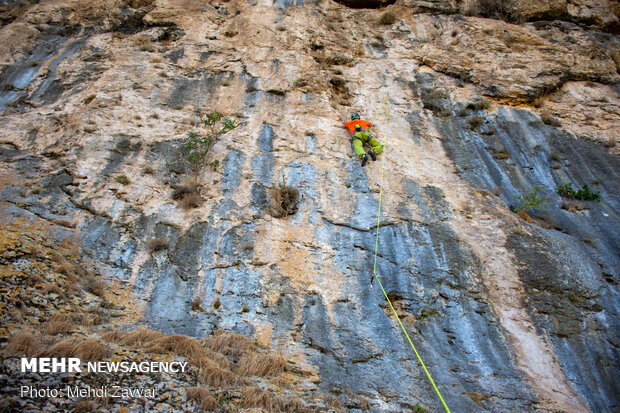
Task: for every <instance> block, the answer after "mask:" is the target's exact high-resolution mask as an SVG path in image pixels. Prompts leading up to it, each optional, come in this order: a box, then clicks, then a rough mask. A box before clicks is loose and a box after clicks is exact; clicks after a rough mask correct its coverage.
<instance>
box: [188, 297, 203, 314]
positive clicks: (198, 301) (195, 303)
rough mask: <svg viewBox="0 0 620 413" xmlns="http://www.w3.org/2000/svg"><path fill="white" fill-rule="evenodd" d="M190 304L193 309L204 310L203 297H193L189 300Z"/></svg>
mask: <svg viewBox="0 0 620 413" xmlns="http://www.w3.org/2000/svg"><path fill="white" fill-rule="evenodd" d="M189 305H191V306H192V311H201V310H202V298H200V297H198V296H196V297H194V298H192V301H190V302H189Z"/></svg>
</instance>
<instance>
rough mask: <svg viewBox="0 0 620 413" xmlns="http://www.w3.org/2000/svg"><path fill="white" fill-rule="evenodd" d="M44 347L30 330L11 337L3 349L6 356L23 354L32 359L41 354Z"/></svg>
mask: <svg viewBox="0 0 620 413" xmlns="http://www.w3.org/2000/svg"><path fill="white" fill-rule="evenodd" d="M44 348H45V346H44V345H43V344H41V342H40V341H39V339H38V338H37V337H36V336H35V333H34V331H32V330H22V331H20V332H19V333H16V334H15V335H13V336H12V337H11V338H10V339H9V342H8V344H7V346H6V348H5V349H4V350H5V351H6V353H7V354H18V355H22V354H25V355H26V356H28V357H34V356H36V355H38V354H39V353H41V352H42V351H43V349H44Z"/></svg>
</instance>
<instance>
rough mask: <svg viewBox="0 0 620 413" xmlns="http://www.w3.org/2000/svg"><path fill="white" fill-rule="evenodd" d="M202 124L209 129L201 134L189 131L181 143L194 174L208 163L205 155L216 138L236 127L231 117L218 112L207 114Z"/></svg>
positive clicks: (199, 171)
mask: <svg viewBox="0 0 620 413" xmlns="http://www.w3.org/2000/svg"><path fill="white" fill-rule="evenodd" d="M202 124H203V126H204V127H205V128H207V129H208V130H209V133H207V134H205V135H203V136H201V135H200V134H198V133H197V132H190V133H189V134H188V135H187V140H186V141H185V144H184V145H183V151H184V152H185V155H186V161H187V163H188V164H189V167H190V169H191V170H192V171H193V172H194V173H195V174H196V176H198V175H199V174H200V173H201V172H202V170H203V168H204V167H205V166H206V165H207V164H208V162H207V156H208V155H209V151H210V150H211V148H212V147H213V145H215V143H216V142H217V140H218V139H219V138H220V137H221V136H222V135H224V134H225V133H227V132H230V131H231V130H233V129H235V128H236V127H237V124H236V123H235V121H234V120H233V119H229V118H227V117H225V116H223V115H222V114H221V113H219V112H212V113H209V114H207V116H206V118H204V119H203V120H202Z"/></svg>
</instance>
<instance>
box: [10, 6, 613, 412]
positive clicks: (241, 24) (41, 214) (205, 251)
mask: <svg viewBox="0 0 620 413" xmlns="http://www.w3.org/2000/svg"><path fill="white" fill-rule="evenodd" d="M422 3H428V5H426V6H424V5H423V4H422ZM431 3H432V4H431ZM369 7H370V6H369ZM459 7H461V8H462V7H464V4H463V2H451V1H437V2H417V1H409V2H408V1H397V2H396V3H395V4H393V5H390V6H389V7H386V8H385V9H382V10H379V9H373V8H364V9H357V8H356V9H352V8H348V7H346V6H345V5H343V4H340V3H337V2H333V1H331V0H322V1H288V0H280V1H277V2H274V1H265V0H252V1H245V0H231V1H222V2H205V1H198V0H184V1H181V0H158V1H129V0H106V1H98V0H94V1H90V2H88V3H87V4H83V2H78V1H71V0H62V1H44V2H41V3H39V4H35V5H28V6H27V7H24V9H23V10H21V9H20V12H19V13H18V15H17V17H16V18H15V19H14V20H12V21H11V22H8V23H7V24H5V25H4V26H2V27H1V28H0V39H3V40H4V41H2V42H0V61H1V62H2V68H1V69H0V90H1V92H0V110H2V111H3V112H2V115H1V116H0V119H1V123H2V128H1V129H0V201H1V204H0V211H1V212H2V217H1V219H3V220H4V219H6V220H8V221H11V220H15V219H17V218H19V219H40V220H45V221H48V222H49V225H52V226H58V227H62V228H63V230H64V231H73V232H75V233H76V235H78V236H79V240H80V242H81V247H82V249H83V254H85V255H87V256H89V257H90V259H92V260H94V261H95V262H97V263H98V265H99V267H100V270H101V271H102V272H103V273H104V274H105V275H106V276H107V277H108V278H110V279H113V280H116V281H118V282H123V283H125V284H126V285H128V286H130V287H131V288H132V289H133V291H134V294H135V300H136V303H138V304H139V306H140V307H141V309H142V310H141V312H140V314H144V315H143V319H142V320H140V322H138V323H136V324H146V325H148V326H149V327H150V328H153V329H156V330H159V331H162V332H164V333H166V334H185V335H190V336H194V337H197V338H202V337H205V336H207V335H208V334H210V333H211V332H213V331H214V330H218V329H223V330H228V331H232V332H236V333H239V334H242V335H245V336H247V337H249V338H251V339H255V340H256V342H257V343H259V344H263V345H265V346H266V345H271V346H272V347H273V348H276V349H278V350H279V351H281V352H282V354H284V355H285V356H287V357H289V358H290V360H292V361H294V364H295V366H296V367H295V368H296V369H298V370H299V371H301V372H302V373H303V374H304V375H305V377H307V379H306V380H305V381H303V383H301V384H300V385H299V386H297V387H295V388H294V389H293V390H291V391H295V392H297V394H298V395H300V396H301V397H302V398H304V397H309V396H311V395H312V394H315V393H316V392H325V393H330V394H331V395H332V396H334V397H337V398H338V399H339V400H340V404H341V406H342V408H343V410H355V409H364V408H369V409H370V410H371V411H404V410H413V409H416V408H417V407H416V406H419V407H420V406H421V407H425V408H427V409H428V410H429V411H441V409H442V408H443V407H442V405H441V403H440V401H439V399H438V397H437V395H436V394H435V392H434V390H433V388H432V386H431V385H430V383H429V382H428V379H427V377H426V375H425V373H424V371H423V370H422V368H421V366H420V365H419V362H418V360H417V358H416V356H415V353H414V352H413V350H412V349H411V346H410V345H409V343H408V341H407V340H406V339H405V338H404V335H403V333H402V330H401V326H400V324H399V322H398V320H397V319H396V317H395V316H394V314H393V312H392V310H391V308H390V306H389V305H388V304H387V303H386V300H385V296H384V294H383V292H382V291H381V289H380V288H379V286H378V282H377V281H372V280H373V270H375V269H376V273H377V274H378V276H379V277H380V278H379V280H380V281H381V284H382V285H383V287H384V289H385V293H386V295H387V296H388V297H389V298H390V300H391V302H392V304H393V306H394V310H395V311H396V313H397V314H398V316H399V317H400V319H401V321H402V325H403V327H404V328H405V329H406V330H407V332H408V334H409V335H410V337H411V339H412V342H413V343H414V345H415V346H416V348H417V350H418V352H419V353H420V355H421V357H422V359H423V360H424V361H425V363H426V366H427V368H428V370H429V372H430V373H431V374H432V376H433V378H434V380H435V383H436V384H437V386H438V388H439V389H440V391H441V392H442V395H443V397H444V398H445V400H446V403H447V404H448V406H449V407H450V408H451V409H452V410H453V411H493V412H496V411H497V412H499V411H571V412H573V411H574V412H582V411H592V412H612V411H614V409H616V406H617V404H618V400H617V394H618V388H617V387H618V383H620V377H619V373H618V372H619V371H620V369H619V367H620V366H618V357H617V348H618V339H617V336H618V334H617V332H618V327H619V326H618V320H619V317H618V302H619V300H618V287H617V283H618V276H619V274H620V258H619V257H618V254H617V252H618V251H619V250H620V235H619V234H620V213H619V211H620V197H619V195H618V194H619V193H620V180H619V179H618V171H620V162H619V160H618V150H619V149H618V145H617V144H616V140H617V131H618V130H620V89H619V86H618V81H619V80H620V76H619V75H618V64H619V63H618V52H619V49H620V40H619V39H618V37H617V36H616V35H614V34H613V33H609V32H604V31H602V30H601V29H600V27H598V26H596V27H590V26H587V25H586V24H587V23H588V22H587V20H588V19H587V18H586V17H587V16H599V17H600V18H599V17H593V19H594V20H595V21H594V22H593V23H596V24H599V23H600V24H599V26H601V27H602V26H605V27H609V24H611V23H610V22H613V21H614V20H613V18H612V17H610V16H611V15H610V13H611V12H610V10H611V9H612V8H613V5H612V4H611V3H605V2H603V1H602V0H601V2H599V3H593V2H588V4H587V5H586V4H583V5H581V6H580V5H579V4H578V3H577V2H576V1H575V2H573V1H569V2H561V1H548V2H536V4H534V3H533V2H532V3H530V2H523V4H522V6H521V7H522V8H523V9H522V12H523V13H524V14H526V15H527V16H530V17H531V18H532V20H533V21H531V22H526V23H524V24H521V25H516V24H509V23H506V22H503V21H499V20H491V19H484V18H479V17H468V16H464V15H461V14H456V11H457V10H458V8H459ZM555 10H559V11H558V14H557V17H558V18H561V19H563V20H545V19H550V18H551V16H556V14H555ZM563 10H567V13H569V14H570V15H574V16H579V18H578V19H568V20H564V19H567V18H566V17H565V13H564V11H563ZM385 11H389V12H392V13H394V14H395V16H396V17H397V19H396V21H395V22H394V23H393V24H381V23H380V18H381V15H382V13H384V12H385ZM588 13H590V14H588ZM605 16H606V17H605ZM554 18H555V17H554ZM539 19H540V20H539ZM597 19H599V20H600V22H599V20H597ZM534 20H536V21H534ZM569 20H570V21H569ZM9 39H10V40H9ZM213 111H218V112H221V113H222V114H224V115H226V116H228V117H229V118H231V119H234V120H235V122H236V123H237V125H238V126H237V127H236V128H235V129H234V130H232V131H230V132H228V133H225V134H223V135H222V136H221V138H220V139H219V140H218V141H217V142H216V143H215V145H214V146H213V147H212V149H211V151H210V152H209V154H208V156H207V157H206V158H205V164H204V168H203V169H202V172H201V173H200V174H197V175H196V176H195V174H193V173H192V172H191V171H190V170H188V163H187V152H184V149H183V148H184V145H185V144H186V142H187V140H188V134H189V133H191V132H194V133H196V134H197V136H205V135H206V134H208V133H210V128H209V127H208V125H207V126H205V124H204V123H203V120H204V119H205V115H206V114H208V113H211V112H213ZM352 112H359V113H361V114H362V117H363V118H364V119H367V120H369V121H372V122H373V124H374V126H373V132H372V133H373V134H374V135H375V136H376V137H377V138H378V139H379V140H380V141H381V142H382V143H383V144H385V149H386V150H385V153H384V154H383V155H381V156H380V157H379V159H378V160H377V161H376V162H371V163H369V165H367V166H366V167H364V168H362V167H361V166H360V161H359V160H358V159H357V158H356V157H355V156H354V154H353V151H352V149H351V140H350V135H349V132H348V131H347V130H346V129H345V128H344V127H343V121H346V120H349V118H350V115H351V113H352ZM383 156H384V157H383ZM192 178H194V179H195V180H196V183H197V185H198V188H199V189H198V192H196V193H195V195H197V197H198V200H197V201H196V203H195V205H189V204H185V207H184V204H183V201H180V200H178V198H179V197H182V196H183V195H179V193H181V192H182V191H181V192H178V191H179V190H180V189H182V188H184V187H189V186H191V185H190V184H189V183H188V181H190V180H191V179H192ZM284 183H285V185H288V186H292V187H295V188H297V189H298V190H299V194H300V197H299V203H298V204H297V212H296V213H295V214H293V215H290V216H287V217H284V218H275V217H273V216H272V214H271V213H270V211H271V209H272V207H273V205H271V203H272V202H273V191H274V190H277V189H278V188H279V187H280V186H281V185H284ZM565 183H571V184H572V185H573V188H574V189H582V188H583V187H584V185H587V186H588V188H589V189H590V190H592V191H594V192H596V191H598V192H599V193H600V201H599V202H596V201H585V200H583V201H578V200H574V199H572V200H571V199H567V198H562V197H560V196H559V195H558V194H557V193H556V189H557V188H558V186H559V185H563V184H565ZM536 188H541V189H540V190H539V191H538V192H537V189H536ZM35 189H36V190H35ZM536 194H538V195H536ZM175 198H177V199H175ZM379 205H381V210H380V211H381V212H380V213H381V215H380V219H379V222H380V224H381V225H380V227H379V229H378V230H377V221H378V216H377V214H378V212H379ZM192 206H194V207H192ZM515 207H516V208H522V209H525V210H526V211H527V212H528V215H527V216H529V217H530V220H529V221H526V220H523V219H522V218H520V217H519V216H518V215H517V214H515V213H514V212H513V211H514V210H515ZM521 215H522V216H524V215H523V214H521ZM377 234H378V238H376V236H377ZM154 239H160V240H161V239H164V240H166V247H163V248H161V249H156V250H154V249H152V248H150V247H149V241H150V240H154ZM377 239H378V241H377ZM375 247H377V255H376V262H375V255H374V252H375ZM375 265H376V266H375ZM196 308H202V309H205V311H199V310H196ZM302 373H300V374H302Z"/></svg>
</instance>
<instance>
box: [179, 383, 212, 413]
mask: <svg viewBox="0 0 620 413" xmlns="http://www.w3.org/2000/svg"><path fill="white" fill-rule="evenodd" d="M185 399H186V400H187V401H192V402H195V403H196V404H198V406H200V408H201V409H203V410H207V411H209V410H215V409H217V401H216V400H215V398H214V397H213V393H211V392H210V391H209V390H207V389H205V388H204V387H189V388H187V389H185Z"/></svg>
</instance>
